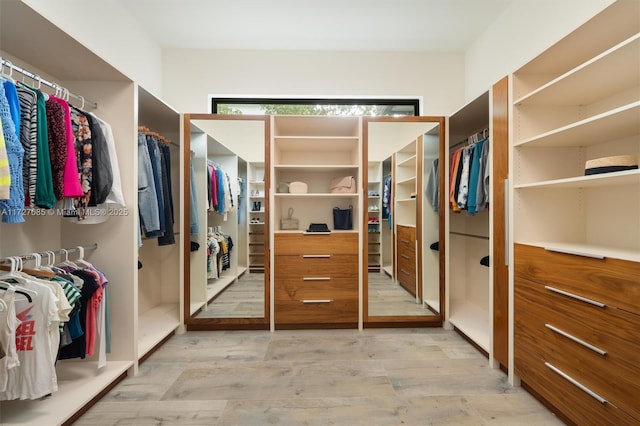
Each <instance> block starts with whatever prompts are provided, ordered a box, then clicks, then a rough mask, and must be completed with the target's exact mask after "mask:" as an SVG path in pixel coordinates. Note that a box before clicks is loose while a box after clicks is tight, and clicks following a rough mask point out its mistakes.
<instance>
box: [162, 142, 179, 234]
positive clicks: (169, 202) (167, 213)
mask: <svg viewBox="0 0 640 426" xmlns="http://www.w3.org/2000/svg"><path fill="white" fill-rule="evenodd" d="M158 146H159V148H160V169H161V170H160V171H161V175H162V193H163V200H164V210H162V211H161V212H160V214H164V218H165V219H164V222H165V231H164V235H162V236H160V237H158V245H161V246H168V245H171V244H175V243H176V238H175V235H174V233H173V225H174V218H173V196H172V195H171V153H170V152H169V146H168V145H167V144H165V143H159V144H158Z"/></svg>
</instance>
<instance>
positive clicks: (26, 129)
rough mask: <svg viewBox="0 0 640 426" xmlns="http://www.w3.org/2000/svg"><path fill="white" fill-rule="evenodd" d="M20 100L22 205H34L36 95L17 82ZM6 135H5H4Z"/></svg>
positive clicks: (36, 169) (36, 173)
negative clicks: (22, 152)
mask: <svg viewBox="0 0 640 426" xmlns="http://www.w3.org/2000/svg"><path fill="white" fill-rule="evenodd" d="M16 90H17V93H18V99H19V100H20V124H19V125H18V126H19V127H20V143H21V144H22V147H23V151H24V155H23V157H22V159H23V161H22V178H21V183H22V184H23V188H24V189H23V192H24V205H23V206H27V207H28V206H35V196H36V178H37V175H38V163H37V155H38V108H37V100H38V95H37V94H36V92H35V91H34V90H32V89H31V88H30V87H27V86H26V85H24V84H21V83H18V84H17V85H16ZM5 137H6V136H5Z"/></svg>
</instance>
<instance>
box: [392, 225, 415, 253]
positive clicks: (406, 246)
mask: <svg viewBox="0 0 640 426" xmlns="http://www.w3.org/2000/svg"><path fill="white" fill-rule="evenodd" d="M396 232H397V235H396V238H397V243H398V253H407V254H409V253H415V251H416V228H415V227H413V226H403V225H398V226H397V227H396Z"/></svg>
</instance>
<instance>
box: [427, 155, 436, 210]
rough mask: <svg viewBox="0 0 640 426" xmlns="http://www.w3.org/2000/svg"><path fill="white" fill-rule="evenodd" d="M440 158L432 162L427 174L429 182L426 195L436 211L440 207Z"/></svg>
mask: <svg viewBox="0 0 640 426" xmlns="http://www.w3.org/2000/svg"><path fill="white" fill-rule="evenodd" d="M438 163H439V160H438V159H437V158H436V159H434V160H433V161H432V162H431V167H430V168H429V173H428V174H427V184H426V189H425V195H426V196H427V200H428V201H429V204H431V208H432V209H433V211H434V212H437V211H438V210H439V209H440V174H439V170H438V165H439V164H438Z"/></svg>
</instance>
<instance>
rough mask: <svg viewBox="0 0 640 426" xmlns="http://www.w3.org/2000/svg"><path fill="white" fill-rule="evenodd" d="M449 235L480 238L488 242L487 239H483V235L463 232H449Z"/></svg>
mask: <svg viewBox="0 0 640 426" xmlns="http://www.w3.org/2000/svg"><path fill="white" fill-rule="evenodd" d="M449 234H451V235H460V236H463V237H471V238H480V239H481V240H488V239H489V237H485V236H484V235H476V234H466V233H464V232H455V231H450V232H449Z"/></svg>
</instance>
